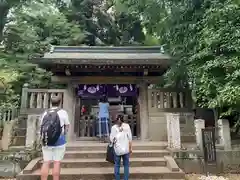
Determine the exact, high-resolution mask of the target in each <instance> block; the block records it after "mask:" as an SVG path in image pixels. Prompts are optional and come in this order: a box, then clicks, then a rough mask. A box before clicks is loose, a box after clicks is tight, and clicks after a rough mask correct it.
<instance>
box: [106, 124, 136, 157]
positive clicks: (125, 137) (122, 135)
mask: <svg viewBox="0 0 240 180" xmlns="http://www.w3.org/2000/svg"><path fill="white" fill-rule="evenodd" d="M114 139H115V140H117V141H116V142H114ZM110 141H111V142H114V143H115V144H114V149H115V153H116V154H117V155H123V154H127V153H129V142H130V141H132V132H131V128H130V126H129V124H127V123H122V125H121V126H120V127H119V126H118V125H116V124H115V125H113V126H112V129H111V134H110Z"/></svg>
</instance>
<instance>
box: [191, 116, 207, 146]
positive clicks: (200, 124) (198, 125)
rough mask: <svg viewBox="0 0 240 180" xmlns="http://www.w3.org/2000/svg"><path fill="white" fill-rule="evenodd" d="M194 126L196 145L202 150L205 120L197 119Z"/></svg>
mask: <svg viewBox="0 0 240 180" xmlns="http://www.w3.org/2000/svg"><path fill="white" fill-rule="evenodd" d="M194 126H195V136H196V143H197V147H199V148H200V149H202V148H203V147H202V146H203V144H202V143H203V141H202V129H205V120H203V119H196V120H194Z"/></svg>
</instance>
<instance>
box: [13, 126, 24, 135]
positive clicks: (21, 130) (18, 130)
mask: <svg viewBox="0 0 240 180" xmlns="http://www.w3.org/2000/svg"><path fill="white" fill-rule="evenodd" d="M13 131H14V136H26V128H19V127H15V128H14V129H13Z"/></svg>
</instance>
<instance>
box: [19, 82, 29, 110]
mask: <svg viewBox="0 0 240 180" xmlns="http://www.w3.org/2000/svg"><path fill="white" fill-rule="evenodd" d="M27 102H28V84H27V83H25V84H24V85H23V88H22V96H21V108H22V109H26V108H27Z"/></svg>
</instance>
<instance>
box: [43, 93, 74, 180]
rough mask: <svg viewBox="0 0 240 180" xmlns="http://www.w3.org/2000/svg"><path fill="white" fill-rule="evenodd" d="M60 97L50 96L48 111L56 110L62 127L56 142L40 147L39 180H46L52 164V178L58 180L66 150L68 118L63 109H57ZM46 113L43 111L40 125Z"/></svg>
mask: <svg viewBox="0 0 240 180" xmlns="http://www.w3.org/2000/svg"><path fill="white" fill-rule="evenodd" d="M61 99H62V98H61V97H59V96H52V97H51V102H52V108H50V110H53V111H54V110H57V114H58V117H59V120H60V124H61V127H62V130H61V135H60V136H59V138H58V140H57V142H56V143H55V144H53V145H51V146H42V153H43V165H42V168H41V180H47V179H48V172H49V167H50V163H51V162H53V171H52V176H53V180H59V177H60V167H61V166H60V162H61V161H62V159H63V157H64V154H65V150H66V135H67V132H68V129H69V125H70V123H69V118H68V113H67V111H65V110H63V109H59V105H60V102H61ZM46 114H47V111H45V112H44V113H43V115H42V117H41V119H40V124H41V125H42V122H43V119H44V117H45V115H46Z"/></svg>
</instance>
